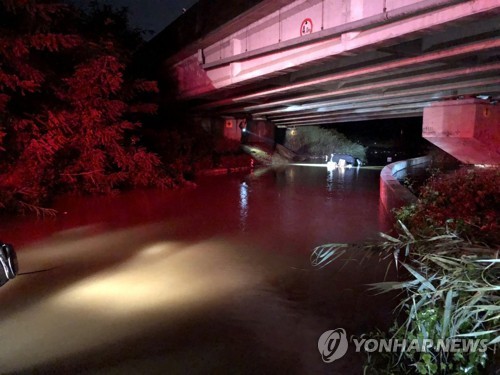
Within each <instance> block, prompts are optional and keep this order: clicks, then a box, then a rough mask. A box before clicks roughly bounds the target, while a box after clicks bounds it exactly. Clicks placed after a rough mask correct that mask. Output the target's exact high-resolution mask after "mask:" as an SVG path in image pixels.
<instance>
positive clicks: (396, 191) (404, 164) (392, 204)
mask: <svg viewBox="0 0 500 375" xmlns="http://www.w3.org/2000/svg"><path fill="white" fill-rule="evenodd" d="M430 161H431V158H430V157H429V156H421V157H419V158H413V159H408V160H401V161H397V162H395V163H392V164H388V165H386V166H385V167H384V169H382V172H381V173H380V201H381V203H382V205H383V206H384V208H385V209H386V210H387V212H390V211H391V210H392V209H393V208H400V207H402V206H405V205H408V204H411V203H413V202H415V201H416V200H417V197H416V196H415V195H413V194H412V193H411V192H410V191H409V190H408V189H407V188H406V187H404V186H403V185H401V184H400V183H399V181H398V180H397V179H396V177H394V176H395V175H396V174H397V173H398V172H401V171H403V170H405V169H407V168H409V167H412V166H415V165H419V164H425V163H429V162H430Z"/></svg>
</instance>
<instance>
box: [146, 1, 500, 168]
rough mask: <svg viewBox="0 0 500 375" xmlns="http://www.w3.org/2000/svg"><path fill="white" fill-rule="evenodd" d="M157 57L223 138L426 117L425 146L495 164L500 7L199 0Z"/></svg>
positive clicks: (498, 151) (499, 122)
mask: <svg viewBox="0 0 500 375" xmlns="http://www.w3.org/2000/svg"><path fill="white" fill-rule="evenodd" d="M152 51H154V53H155V54H156V55H155V56H156V57H155V58H154V59H156V61H161V70H162V72H163V73H165V74H166V73H167V71H168V72H169V74H172V75H173V77H175V80H176V82H177V86H178V93H179V98H180V99H181V100H183V101H186V102H189V103H190V106H191V108H193V113H194V114H196V115H197V116H198V117H199V118H200V119H202V121H205V122H206V121H209V119H210V121H211V122H212V123H213V122H214V121H215V122H220V123H221V126H223V127H224V128H225V131H226V135H228V136H234V137H239V135H240V134H239V132H240V129H239V128H238V127H237V126H236V124H238V123H239V121H240V120H243V119H250V118H251V119H252V125H253V126H255V129H259V127H260V128H261V129H265V128H269V127H270V126H271V125H274V126H277V127H286V128H289V129H291V128H295V127H300V126H307V125H326V124H333V123H338V122H350V121H363V120H373V119H389V118H398V117H415V116H422V117H423V136H424V137H425V138H427V139H428V140H429V141H431V142H433V143H434V144H436V145H437V146H439V147H441V148H442V149H444V150H445V151H447V152H449V153H451V154H452V155H454V156H455V157H457V158H458V159H460V160H462V161H463V162H466V163H481V164H499V163H500V104H497V102H498V99H499V98H500V0H261V1H258V0H247V1H242V0H241V1H234V2H227V1H223V0H201V1H200V2H199V3H198V4H196V5H195V6H194V7H193V8H191V9H190V10H189V11H188V12H187V13H186V14H185V15H184V16H183V17H181V18H180V19H179V20H178V21H177V22H176V23H174V24H172V25H171V26H170V27H168V28H167V29H165V30H164V31H163V32H162V33H160V34H159V35H158V36H157V37H156V38H155V39H153V41H152V42H151V43H150V45H149V52H150V53H151V52H152ZM151 59H152V57H151Z"/></svg>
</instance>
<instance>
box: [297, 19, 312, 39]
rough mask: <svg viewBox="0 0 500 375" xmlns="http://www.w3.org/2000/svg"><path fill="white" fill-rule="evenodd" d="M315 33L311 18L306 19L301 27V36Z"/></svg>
mask: <svg viewBox="0 0 500 375" xmlns="http://www.w3.org/2000/svg"><path fill="white" fill-rule="evenodd" d="M312 32H313V21H312V20H311V19H310V18H306V19H305V20H304V21H302V24H301V25H300V35H301V36H302V35H307V34H311V33H312Z"/></svg>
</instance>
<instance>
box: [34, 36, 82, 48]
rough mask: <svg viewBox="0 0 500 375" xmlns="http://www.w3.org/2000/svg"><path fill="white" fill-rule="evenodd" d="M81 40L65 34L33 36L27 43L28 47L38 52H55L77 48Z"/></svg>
mask: <svg viewBox="0 0 500 375" xmlns="http://www.w3.org/2000/svg"><path fill="white" fill-rule="evenodd" d="M81 43H82V39H81V38H80V37H79V36H77V35H65V34H52V33H47V34H35V35H31V36H30V38H29V41H28V44H29V46H30V47H33V48H34V49H36V50H40V51H50V52H56V51H60V50H61V49H69V48H74V47H77V46H79V45H80V44H81Z"/></svg>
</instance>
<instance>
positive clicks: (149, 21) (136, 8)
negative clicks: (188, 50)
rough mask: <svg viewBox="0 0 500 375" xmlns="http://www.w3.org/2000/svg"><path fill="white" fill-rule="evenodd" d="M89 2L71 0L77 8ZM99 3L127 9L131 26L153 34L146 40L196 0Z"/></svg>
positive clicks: (142, 0)
mask: <svg viewBox="0 0 500 375" xmlns="http://www.w3.org/2000/svg"><path fill="white" fill-rule="evenodd" d="M89 2H90V1H89V0H73V3H74V4H76V5H78V6H85V4H88V3H89ZM100 2H101V3H105V4H111V5H113V6H115V7H118V8H121V7H127V8H128V9H129V15H130V24H131V26H132V27H138V28H140V29H142V30H152V31H153V32H154V33H153V34H149V33H146V34H145V35H144V37H145V38H146V39H150V38H151V37H153V36H154V35H155V34H156V33H158V32H160V31H161V30H163V29H164V28H165V26H167V25H168V24H169V23H171V22H172V21H174V20H175V19H176V18H178V17H179V16H180V15H182V13H183V10H182V9H183V8H185V9H188V8H190V7H191V6H193V4H195V3H197V2H198V0H100Z"/></svg>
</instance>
